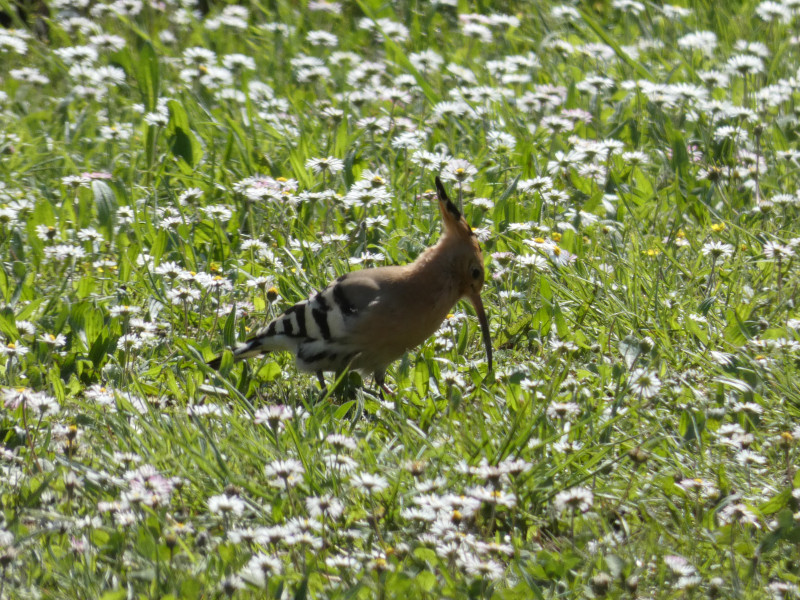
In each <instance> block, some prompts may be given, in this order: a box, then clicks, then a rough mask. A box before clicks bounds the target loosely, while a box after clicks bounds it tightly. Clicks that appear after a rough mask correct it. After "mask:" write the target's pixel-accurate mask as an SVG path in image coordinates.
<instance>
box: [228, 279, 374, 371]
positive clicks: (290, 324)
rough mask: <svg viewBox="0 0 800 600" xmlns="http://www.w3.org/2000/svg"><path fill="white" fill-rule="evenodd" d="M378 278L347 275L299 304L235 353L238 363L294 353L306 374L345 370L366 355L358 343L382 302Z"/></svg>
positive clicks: (299, 366) (299, 365)
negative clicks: (363, 324) (283, 352)
mask: <svg viewBox="0 0 800 600" xmlns="http://www.w3.org/2000/svg"><path fill="white" fill-rule="evenodd" d="M379 292H380V286H379V285H378V284H377V282H375V281H374V280H373V279H370V278H367V277H358V276H355V277H354V276H353V275H352V274H351V275H342V276H341V277H339V278H338V279H337V280H336V281H334V282H333V283H331V284H330V285H329V286H328V287H327V288H325V289H324V290H322V291H321V292H319V293H317V294H315V295H314V296H312V297H311V298H309V299H308V300H305V301H303V302H298V303H297V304H295V305H294V306H292V307H291V308H289V309H287V310H286V311H285V312H284V313H283V314H281V315H280V316H279V317H276V318H275V319H274V320H273V321H272V322H270V323H269V324H268V325H267V326H266V327H265V328H264V329H261V330H260V331H258V332H257V333H256V334H255V335H254V336H253V337H252V338H251V339H249V340H248V341H247V342H245V343H244V344H243V345H241V346H240V347H238V348H237V349H236V350H235V351H234V356H235V357H236V358H237V359H242V358H249V357H251V356H257V355H259V354H263V353H265V352H271V351H273V350H287V351H289V352H292V353H294V354H295V356H296V358H297V366H298V368H299V369H301V370H304V371H334V370H339V369H341V368H344V367H345V366H347V365H348V364H349V362H350V361H351V360H352V359H353V358H354V357H355V356H356V355H357V354H358V353H359V352H360V351H361V348H360V346H359V344H358V343H357V342H356V340H354V339H353V337H354V336H353V334H354V332H356V331H357V330H358V324H359V321H360V320H362V319H364V318H366V317H367V316H368V315H369V312H370V309H371V308H373V307H374V306H375V305H376V303H377V301H378V298H379Z"/></svg>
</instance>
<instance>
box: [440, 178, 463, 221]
mask: <svg viewBox="0 0 800 600" xmlns="http://www.w3.org/2000/svg"><path fill="white" fill-rule="evenodd" d="M435 181H436V195H437V196H438V197H439V202H442V203H444V205H445V208H447V211H448V212H449V213H450V214H451V215H453V218H455V220H456V221H460V220H461V219H462V218H463V215H462V214H461V212H460V211H459V210H458V208H457V207H456V205H455V204H453V203H452V202H451V201H450V198H449V197H448V195H447V192H446V191H445V189H444V185H443V184H442V180H441V179H439V177H438V175H437V177H436V180H435Z"/></svg>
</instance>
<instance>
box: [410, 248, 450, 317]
mask: <svg viewBox="0 0 800 600" xmlns="http://www.w3.org/2000/svg"><path fill="white" fill-rule="evenodd" d="M450 242H451V240H449V239H448V238H447V236H444V237H442V238H440V239H439V241H438V242H437V243H436V244H435V245H434V246H431V247H430V248H428V249H426V250H425V251H424V252H423V253H422V254H420V255H419V256H418V257H417V260H415V261H414V262H413V263H411V264H410V265H409V278H410V279H413V280H414V281H415V283H417V285H419V286H420V289H422V290H430V291H436V293H437V296H438V297H442V301H444V302H445V303H447V302H450V306H452V305H453V304H455V303H456V302H457V301H458V299H459V298H460V297H461V296H462V295H463V294H462V293H461V290H460V289H459V286H458V276H457V274H456V272H455V270H454V265H455V262H456V261H455V253H454V251H453V250H454V249H453V246H452V244H451V243H450Z"/></svg>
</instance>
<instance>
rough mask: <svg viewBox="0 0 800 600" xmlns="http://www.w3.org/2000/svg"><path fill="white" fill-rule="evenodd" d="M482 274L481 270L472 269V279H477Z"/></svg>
mask: <svg viewBox="0 0 800 600" xmlns="http://www.w3.org/2000/svg"><path fill="white" fill-rule="evenodd" d="M482 273H483V271H482V270H481V269H479V268H478V267H475V268H474V269H472V278H473V279H478V278H479V277H480V276H481V274H482Z"/></svg>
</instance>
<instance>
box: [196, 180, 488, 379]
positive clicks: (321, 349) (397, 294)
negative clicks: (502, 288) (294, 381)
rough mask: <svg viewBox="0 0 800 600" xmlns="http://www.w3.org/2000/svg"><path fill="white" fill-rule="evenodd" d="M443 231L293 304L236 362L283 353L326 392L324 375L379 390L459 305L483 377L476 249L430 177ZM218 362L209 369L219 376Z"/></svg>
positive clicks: (484, 324)
mask: <svg viewBox="0 0 800 600" xmlns="http://www.w3.org/2000/svg"><path fill="white" fill-rule="evenodd" d="M436 192H437V196H438V200H439V211H440V212H441V214H442V221H443V222H444V232H443V234H442V236H441V237H440V238H439V241H438V242H437V243H436V244H435V245H434V246H431V247H430V248H427V249H426V250H425V251H424V252H423V253H422V254H420V256H419V257H418V258H417V259H416V260H415V261H414V262H412V263H410V264H407V265H400V266H391V267H376V268H371V269H363V270H360V271H353V272H351V273H347V274H345V275H342V276H341V277H338V278H337V279H336V280H335V281H333V282H332V283H331V284H330V285H328V287H326V288H325V289H324V290H322V291H321V292H319V293H317V294H315V295H313V296H311V297H310V298H309V299H308V300H304V301H302V302H298V303H297V304H295V305H294V306H292V307H291V308H289V309H287V310H286V311H285V312H283V313H282V314H281V315H279V316H278V317H276V318H275V319H274V320H272V321H271V322H270V323H269V324H268V325H267V326H266V327H264V328H263V329H261V330H259V331H257V332H256V333H255V335H254V336H253V337H251V338H250V339H249V340H247V341H246V342H244V343H243V344H240V345H238V346H237V347H236V348H235V349H234V350H233V357H234V359H235V360H241V359H246V358H250V357H253V356H258V355H261V354H265V353H267V352H272V351H275V350H284V351H289V352H291V353H292V354H294V356H295V363H296V365H297V368H298V370H300V371H306V372H313V373H316V375H317V378H318V379H319V382H320V385H321V386H322V389H323V390H324V389H325V379H324V377H323V373H324V372H325V371H335V372H337V373H340V372H342V371H344V370H345V369H348V368H349V369H354V370H357V371H360V372H362V373H364V374H369V373H372V374H373V375H374V377H375V383H376V384H377V386H378V387H379V388H380V390H382V391H385V392H387V393H389V394H391V391H390V390H389V388H388V387H387V386H386V383H385V378H386V368H387V367H388V366H389V364H391V363H392V362H393V361H395V360H396V359H398V358H400V357H401V356H402V355H403V354H404V353H405V352H406V351H407V350H410V349H412V348H415V347H417V346H419V345H420V344H422V343H423V342H424V341H425V340H426V339H428V338H429V337H430V336H431V335H433V333H434V332H435V331H436V330H437V329H438V328H439V326H440V325H441V324H442V322H443V321H444V320H445V318H447V315H448V313H449V312H450V310H451V309H452V308H453V306H454V305H455V304H456V303H457V302H458V301H459V300H461V299H462V298H466V299H467V300H469V301H470V302H471V303H472V306H473V307H474V308H475V312H476V314H477V316H478V322H479V323H480V326H481V331H482V335H483V343H484V346H485V348H486V356H487V361H488V366H489V370H490V371H491V370H492V340H491V336H490V333H489V322H488V321H487V319H486V312H485V311H484V309H483V302H482V300H481V288H482V287H483V281H484V266H483V254H482V253H481V249H480V245H479V244H478V240H477V239H476V237H475V234H474V233H473V231H472V228H471V227H470V226H469V224H467V221H466V220H465V219H464V217H463V216H462V214H461V213H460V212H459V210H458V208H456V206H455V205H454V204H453V203H452V202H451V201H450V199H449V198H448V197H447V193H446V192H445V189H444V186H443V185H442V182H441V180H440V179H439V178H438V177H437V178H436ZM221 358H222V357H221V356H218V357H217V358H215V359H213V360H211V361H210V362H209V363H208V365H209V366H210V367H211V368H213V369H218V368H219V366H220V363H221Z"/></svg>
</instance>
